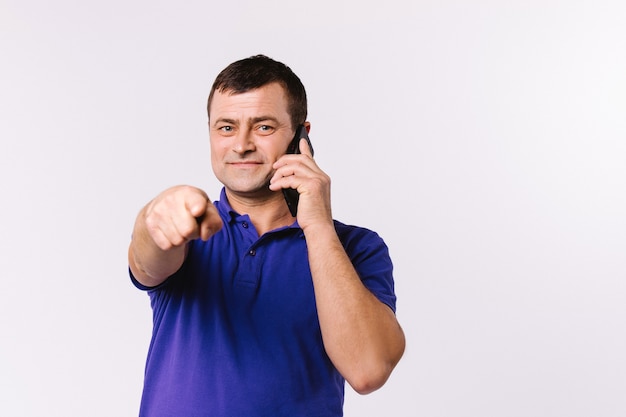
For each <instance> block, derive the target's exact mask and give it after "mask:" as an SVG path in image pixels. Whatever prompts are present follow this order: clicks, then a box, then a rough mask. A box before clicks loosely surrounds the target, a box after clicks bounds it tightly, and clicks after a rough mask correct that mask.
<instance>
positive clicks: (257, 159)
mask: <svg viewBox="0 0 626 417" xmlns="http://www.w3.org/2000/svg"><path fill="white" fill-rule="evenodd" d="M287 108H288V107H287V98H286V95H285V92H284V89H283V87H282V86H281V85H279V84H277V83H272V84H268V85H266V86H263V87H261V88H258V89H255V90H251V91H248V92H245V93H241V94H229V92H222V93H220V92H216V93H215V95H214V97H213V102H212V104H211V114H210V126H209V127H210V140H211V163H212V167H213V172H214V174H215V176H216V177H217V178H218V180H219V181H220V182H221V183H222V184H224V186H225V188H226V190H227V192H228V193H229V194H232V195H233V196H235V195H236V196H239V197H241V198H252V199H263V200H264V199H267V198H275V197H276V194H277V193H276V192H273V191H271V190H270V189H269V180H270V178H271V177H272V175H273V174H274V169H273V168H272V165H273V163H274V162H275V161H276V160H277V159H278V158H280V156H282V155H283V154H284V153H285V150H286V148H287V145H288V143H289V141H290V139H291V135H292V134H293V132H292V128H291V120H290V115H289V113H288V112H287Z"/></svg>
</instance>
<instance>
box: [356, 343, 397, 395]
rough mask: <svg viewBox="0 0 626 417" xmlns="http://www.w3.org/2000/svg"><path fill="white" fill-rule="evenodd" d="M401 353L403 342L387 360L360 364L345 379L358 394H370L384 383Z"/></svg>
mask: <svg viewBox="0 0 626 417" xmlns="http://www.w3.org/2000/svg"><path fill="white" fill-rule="evenodd" d="M403 353H404V343H402V344H401V345H400V346H398V350H397V351H396V352H395V354H394V355H392V357H391V358H390V359H389V360H383V361H372V362H371V363H373V364H374V365H371V366H360V367H359V369H358V370H357V371H356V372H354V373H353V374H352V375H350V377H349V378H346V381H348V384H350V386H351V387H352V389H354V390H355V391H356V392H358V393H359V394H361V395H366V394H370V393H372V392H374V391H376V390H377V389H379V388H381V387H382V386H383V385H385V383H386V382H387V380H388V379H389V376H391V372H392V371H393V370H394V368H395V366H396V365H397V364H398V362H399V361H400V358H401V357H402V354H403Z"/></svg>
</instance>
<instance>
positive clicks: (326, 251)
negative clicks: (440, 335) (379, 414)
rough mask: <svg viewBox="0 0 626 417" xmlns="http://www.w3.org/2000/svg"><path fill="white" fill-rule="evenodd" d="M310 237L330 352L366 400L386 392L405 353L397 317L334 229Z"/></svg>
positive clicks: (316, 229) (318, 299)
mask: <svg viewBox="0 0 626 417" xmlns="http://www.w3.org/2000/svg"><path fill="white" fill-rule="evenodd" d="M307 229H308V230H306V231H305V236H306V240H307V246H308V251H309V263H310V265H311V274H312V276H313V285H314V288H315V299H316V303H317V310H318V317H319V321H320V327H321V329H322V338H323V340H324V347H325V348H326V352H327V353H328V356H329V357H330V358H331V360H332V361H333V364H334V365H335V366H336V367H337V369H338V370H339V372H340V373H341V374H342V375H343V376H344V377H345V378H346V380H347V381H348V383H349V384H350V385H351V386H352V388H354V390H355V391H357V392H359V393H360V394H367V393H370V392H372V391H374V390H376V389H378V388H380V387H381V386H382V385H383V384H384V383H385V382H386V381H387V379H388V378H389V375H390V374H391V371H392V370H393V369H394V367H395V366H396V364H397V363H398V361H399V360H400V358H401V357H402V354H403V352H404V347H405V338H404V333H403V331H402V329H401V327H400V325H399V324H398V321H397V320H396V317H395V314H394V313H393V311H392V310H391V309H390V308H389V306H387V305H386V304H384V303H382V302H381V301H380V300H378V298H376V297H375V296H374V295H373V294H372V293H371V291H370V290H369V289H367V288H366V287H365V286H364V285H363V283H362V282H361V279H360V278H359V276H358V274H357V272H356V271H355V269H354V267H353V265H352V263H351V261H350V259H349V258H348V256H347V254H346V252H345V250H344V248H343V246H342V244H341V242H340V241H339V238H338V237H337V233H336V231H335V228H334V226H328V225H326V226H322V225H320V226H310V227H309V228H307Z"/></svg>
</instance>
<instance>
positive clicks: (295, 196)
mask: <svg viewBox="0 0 626 417" xmlns="http://www.w3.org/2000/svg"><path fill="white" fill-rule="evenodd" d="M300 139H306V141H307V143H308V145H309V148H310V149H311V155H313V146H312V145H311V140H310V139H309V135H308V133H307V131H306V127H304V125H300V126H298V128H297V129H296V134H295V135H294V137H293V139H292V140H291V143H290V144H289V147H288V148H287V153H288V154H299V153H300ZM283 195H284V196H285V201H286V202H287V206H288V207H289V211H290V212H291V215H292V216H293V217H296V215H297V214H298V200H299V199H300V194H299V193H298V191H297V190H294V189H293V188H283Z"/></svg>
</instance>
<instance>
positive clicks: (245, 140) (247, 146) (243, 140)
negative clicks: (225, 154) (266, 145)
mask: <svg viewBox="0 0 626 417" xmlns="http://www.w3.org/2000/svg"><path fill="white" fill-rule="evenodd" d="M254 149H255V145H254V135H253V134H252V131H251V130H250V129H240V130H239V132H237V135H236V136H235V140H234V142H233V151H234V152H236V153H238V154H244V153H246V152H250V151H253V150H254Z"/></svg>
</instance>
